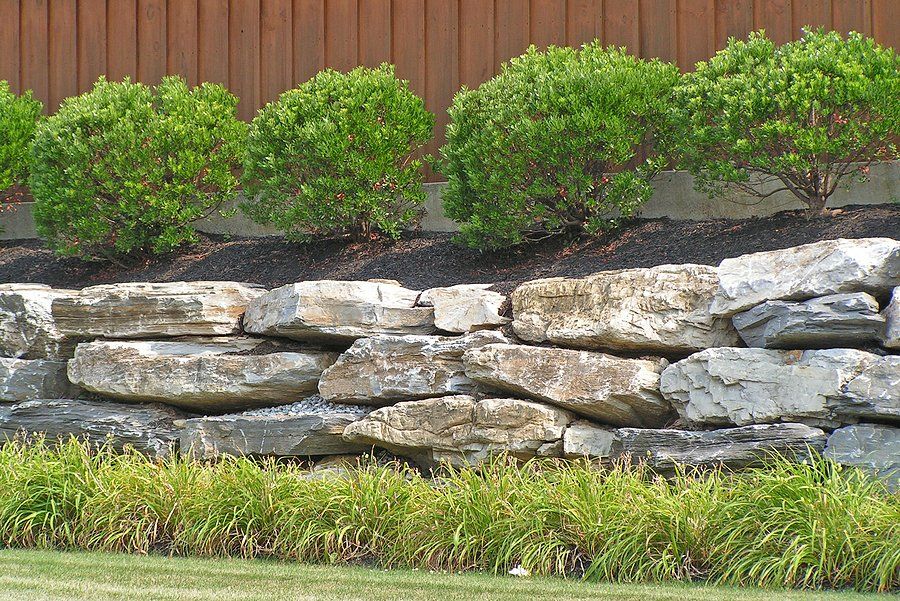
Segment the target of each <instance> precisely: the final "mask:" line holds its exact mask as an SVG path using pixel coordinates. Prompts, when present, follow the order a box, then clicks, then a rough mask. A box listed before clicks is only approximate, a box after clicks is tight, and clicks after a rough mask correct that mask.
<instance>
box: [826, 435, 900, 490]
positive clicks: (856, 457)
mask: <svg viewBox="0 0 900 601" xmlns="http://www.w3.org/2000/svg"><path fill="white" fill-rule="evenodd" d="M825 456H826V457H828V458H830V459H833V460H834V461H836V462H838V463H840V464H843V465H849V466H853V467H858V468H860V469H862V470H864V471H866V472H868V473H870V474H872V475H874V476H876V477H878V478H881V479H883V480H884V481H885V483H886V484H887V486H888V488H889V489H890V490H893V491H900V428H892V427H890V426H885V425H881V424H856V425H853V426H847V427H846V428H840V429H839V430H835V431H834V432H833V433H832V434H831V436H829V437H828V446H826V447H825Z"/></svg>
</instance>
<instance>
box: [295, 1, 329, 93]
mask: <svg viewBox="0 0 900 601" xmlns="http://www.w3.org/2000/svg"><path fill="white" fill-rule="evenodd" d="M324 68H325V0H294V85H297V84H300V83H303V82H304V81H306V80H307V79H309V78H311V77H312V76H313V75H315V74H316V73H318V72H319V71H321V70H322V69H324Z"/></svg>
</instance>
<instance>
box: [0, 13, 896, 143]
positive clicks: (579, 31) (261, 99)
mask: <svg viewBox="0 0 900 601" xmlns="http://www.w3.org/2000/svg"><path fill="white" fill-rule="evenodd" d="M806 25H812V26H824V27H827V28H834V29H837V30H840V31H843V32H847V31H851V30H855V31H860V32H863V33H866V34H869V35H874V36H875V38H876V39H877V40H878V41H879V42H880V43H882V44H885V45H888V46H893V47H894V48H897V47H900V0H0V79H5V80H8V81H9V83H10V85H11V86H12V88H13V89H14V90H16V91H21V90H24V89H32V90H34V93H35V95H36V96H37V97H38V98H40V99H41V100H42V101H44V103H45V104H46V108H47V110H48V111H52V110H53V109H55V108H56V107H57V106H58V105H59V103H60V102H61V101H62V99H64V98H65V97H67V96H70V95H72V94H75V93H78V92H80V91H83V90H86V89H88V88H89V87H90V85H91V83H92V82H93V81H94V80H96V78H97V77H98V76H100V75H107V76H108V77H109V78H111V79H121V78H122V77H125V76H129V77H132V78H133V79H138V80H141V81H145V82H147V83H155V82H158V81H159V79H160V78H161V77H162V76H164V75H165V74H167V73H178V74H181V75H183V76H184V77H185V78H186V79H187V80H188V81H189V82H190V83H192V84H193V83H197V82H201V81H215V82H219V83H223V84H226V85H227V86H228V87H229V88H230V89H231V90H232V91H233V92H234V93H235V94H237V95H238V96H239V97H240V98H241V103H240V108H239V111H240V115H241V117H243V118H245V119H247V118H251V117H252V116H253V114H254V112H255V111H256V109H258V108H259V107H260V106H262V105H263V104H265V103H266V102H269V101H270V100H273V99H274V98H276V97H277V96H278V94H279V93H281V92H282V91H283V90H285V89H288V88H290V87H292V86H294V85H296V84H298V83H300V82H303V81H306V80H307V79H309V78H310V77H312V76H313V75H314V74H315V73H316V72H318V71H319V70H321V69H322V68H324V67H333V68H337V69H343V70H346V69H350V68H352V67H354V66H356V65H369V66H375V65H377V64H379V63H380V62H382V61H389V62H392V63H394V64H395V65H396V67H397V73H398V75H399V76H400V77H403V78H404V79H408V80H409V81H410V85H411V87H412V89H413V90H414V91H415V92H416V93H418V94H420V95H421V96H422V97H423V98H424V99H425V102H426V105H427V106H428V108H429V109H430V110H432V111H434V112H435V113H436V114H437V122H438V126H439V130H440V129H442V127H443V125H444V124H446V115H445V111H446V107H447V106H448V105H449V103H450V100H451V99H452V97H453V94H454V93H455V92H456V90H457V89H458V87H459V86H460V85H467V86H476V85H478V84H479V83H481V82H482V81H483V80H485V79H487V78H489V77H491V76H492V75H493V74H495V73H496V72H497V71H498V69H499V65H500V64H501V63H502V62H503V61H505V60H508V59H509V58H510V57H512V56H516V55H518V54H520V53H521V52H522V51H523V50H524V49H525V48H526V47H527V46H528V44H536V45H538V46H546V45H548V44H569V45H579V44H581V43H584V42H586V41H589V40H592V39H594V38H600V39H601V40H602V41H603V43H605V44H615V45H618V46H627V47H628V49H629V50H631V51H633V52H635V53H637V54H640V55H641V56H644V57H661V58H664V59H666V60H672V61H676V62H677V63H678V64H679V65H680V66H681V67H682V68H684V69H690V68H691V66H692V65H693V64H694V63H695V62H696V61H698V60H703V59H705V58H707V57H709V56H710V55H712V53H714V52H715V51H716V50H717V49H719V48H721V47H722V46H723V45H724V43H725V41H726V40H727V38H728V37H729V36H744V35H746V34H747V32H749V31H752V30H754V29H761V28H764V29H766V31H767V32H768V33H769V35H770V37H772V38H773V39H774V40H776V41H778V42H784V41H787V40H789V39H791V38H795V37H797V36H798V35H800V31H801V29H802V27H804V26H806ZM438 140H440V135H439V136H438ZM438 144H439V141H435V142H434V143H432V144H431V145H430V147H429V149H428V150H430V151H434V150H435V149H436V148H437V146H438Z"/></svg>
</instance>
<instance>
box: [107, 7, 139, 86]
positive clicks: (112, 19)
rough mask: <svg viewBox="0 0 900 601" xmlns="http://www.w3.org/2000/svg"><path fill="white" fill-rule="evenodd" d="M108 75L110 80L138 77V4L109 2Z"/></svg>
mask: <svg viewBox="0 0 900 601" xmlns="http://www.w3.org/2000/svg"><path fill="white" fill-rule="evenodd" d="M106 21H107V26H106V27H107V33H106V35H107V38H108V46H107V49H106V73H107V76H108V77H109V78H110V79H117V80H118V79H122V78H123V77H125V76H128V77H130V78H131V79H135V78H136V77H137V2H136V0H107V6H106Z"/></svg>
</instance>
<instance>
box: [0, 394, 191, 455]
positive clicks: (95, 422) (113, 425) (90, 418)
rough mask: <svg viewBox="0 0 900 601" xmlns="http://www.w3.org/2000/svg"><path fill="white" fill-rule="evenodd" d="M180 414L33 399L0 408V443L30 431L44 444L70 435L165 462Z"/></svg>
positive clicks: (151, 407) (174, 440) (157, 407)
mask: <svg viewBox="0 0 900 601" xmlns="http://www.w3.org/2000/svg"><path fill="white" fill-rule="evenodd" d="M184 417H185V416H184V414H182V413H180V412H178V411H176V410H174V409H172V408H171V407H166V406H165V405H128V404H124V403H112V402H109V401H91V400H71V399H53V400H32V401H22V402H20V403H15V404H11V405H0V442H2V441H3V440H4V439H11V438H13V437H15V436H19V435H30V434H31V433H33V432H39V433H42V434H44V435H45V436H46V437H47V438H49V439H51V440H52V439H55V438H57V437H59V438H63V439H67V438H69V437H70V436H74V437H76V438H82V439H87V440H89V441H91V442H92V443H95V444H97V445H101V444H110V445H112V446H113V448H115V449H119V450H121V449H124V448H125V447H126V446H129V447H132V448H134V449H135V450H137V451H140V452H142V453H146V454H148V455H152V456H154V457H165V456H167V455H169V454H170V453H171V452H172V451H173V450H174V449H175V448H176V443H177V441H178V434H179V428H178V426H176V423H177V422H178V420H181V419H183V418H184Z"/></svg>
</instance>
